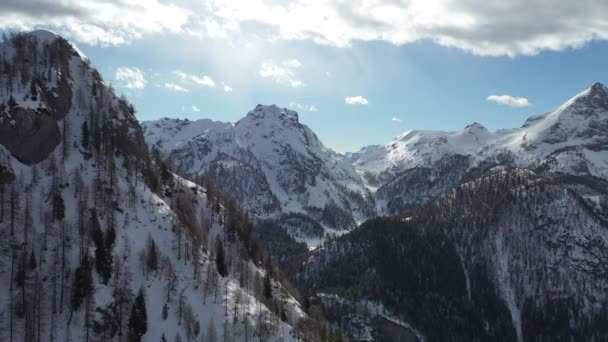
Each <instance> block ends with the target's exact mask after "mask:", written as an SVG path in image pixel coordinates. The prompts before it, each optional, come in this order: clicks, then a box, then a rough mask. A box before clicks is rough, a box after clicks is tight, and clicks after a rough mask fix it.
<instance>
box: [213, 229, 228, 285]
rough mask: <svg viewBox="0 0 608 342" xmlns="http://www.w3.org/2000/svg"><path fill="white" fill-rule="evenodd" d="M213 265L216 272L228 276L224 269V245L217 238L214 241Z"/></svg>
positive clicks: (226, 270)
mask: <svg viewBox="0 0 608 342" xmlns="http://www.w3.org/2000/svg"><path fill="white" fill-rule="evenodd" d="M215 265H216V267H217V272H218V273H219V274H220V275H221V276H222V277H225V276H227V275H228V269H227V268H226V254H225V252H224V244H223V243H222V240H220V239H219V238H218V239H217V240H215Z"/></svg>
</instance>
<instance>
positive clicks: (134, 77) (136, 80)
mask: <svg viewBox="0 0 608 342" xmlns="http://www.w3.org/2000/svg"><path fill="white" fill-rule="evenodd" d="M114 78H115V79H116V80H117V81H118V82H119V83H120V85H121V86H123V87H125V88H128V89H144V88H145V87H146V78H145V77H144V74H143V73H142V72H141V70H139V69H138V68H130V67H119V68H117V69H116V73H115V74H114Z"/></svg>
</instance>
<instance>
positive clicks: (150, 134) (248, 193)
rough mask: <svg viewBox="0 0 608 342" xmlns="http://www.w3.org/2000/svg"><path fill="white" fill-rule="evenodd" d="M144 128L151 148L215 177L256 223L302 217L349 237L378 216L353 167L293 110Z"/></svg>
mask: <svg viewBox="0 0 608 342" xmlns="http://www.w3.org/2000/svg"><path fill="white" fill-rule="evenodd" d="M143 127H144V134H145V138H146V141H147V143H148V144H150V145H151V146H153V147H155V148H157V149H159V150H161V151H162V152H164V153H166V154H167V155H169V156H170V157H171V159H172V161H173V162H174V163H175V164H176V166H177V168H179V169H181V170H182V171H184V172H186V173H189V174H204V175H206V176H208V177H210V178H211V179H213V180H214V181H215V182H216V183H218V184H221V185H222V188H223V190H224V191H226V192H228V193H230V194H231V195H232V196H234V197H235V199H236V200H237V202H238V203H239V204H240V205H241V206H242V207H243V208H244V209H245V210H246V211H247V212H248V213H249V214H251V215H252V216H254V217H256V218H259V219H265V218H278V217H281V215H289V214H294V213H297V214H304V215H306V216H308V217H309V218H310V219H312V220H314V221H317V222H320V223H321V224H322V226H323V227H324V228H325V230H326V231H332V230H350V229H352V228H353V227H354V226H355V223H356V222H360V221H362V220H364V219H366V218H368V217H369V216H370V214H373V212H372V211H371V209H372V207H371V206H370V205H369V199H368V197H369V194H368V192H367V190H366V189H365V187H364V186H363V182H362V181H361V178H360V176H359V175H358V174H357V173H356V172H355V169H354V168H353V167H352V165H351V164H350V163H349V162H348V161H347V160H346V159H345V158H343V157H342V156H340V155H339V154H337V153H335V152H334V151H332V150H331V149H328V148H327V147H325V146H324V145H323V144H322V143H321V141H319V139H318V138H317V136H316V135H315V134H314V133H313V132H312V131H311V130H310V129H309V128H308V127H307V126H305V125H302V124H301V123H300V122H299V120H298V114H297V113H296V112H294V111H291V110H288V109H285V108H279V107H277V106H262V105H258V106H257V107H256V108H255V109H254V110H252V111H250V112H249V113H247V115H246V116H245V117H243V118H242V119H240V120H239V121H237V122H236V123H235V124H229V123H220V122H212V121H210V120H199V121H188V120H176V119H161V120H158V121H152V122H144V123H143ZM300 223H301V222H300ZM314 235H315V234H313V235H312V236H311V235H308V234H302V235H298V234H297V233H296V234H295V236H296V237H298V238H300V237H301V238H303V239H309V238H314ZM316 235H317V236H318V235H320V236H322V235H323V231H321V232H317V233H316Z"/></svg>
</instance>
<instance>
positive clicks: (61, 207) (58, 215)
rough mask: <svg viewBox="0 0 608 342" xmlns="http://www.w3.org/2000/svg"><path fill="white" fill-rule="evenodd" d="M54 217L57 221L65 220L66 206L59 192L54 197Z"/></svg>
mask: <svg viewBox="0 0 608 342" xmlns="http://www.w3.org/2000/svg"><path fill="white" fill-rule="evenodd" d="M53 216H54V218H55V220H57V221H61V220H63V219H64V218H65V204H64V202H63V197H61V193H59V192H58V193H56V194H55V195H54V196H53Z"/></svg>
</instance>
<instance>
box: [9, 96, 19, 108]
mask: <svg viewBox="0 0 608 342" xmlns="http://www.w3.org/2000/svg"><path fill="white" fill-rule="evenodd" d="M8 106H9V107H11V108H12V107H15V106H17V101H15V98H14V97H13V95H11V97H10V98H9V99H8Z"/></svg>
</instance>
